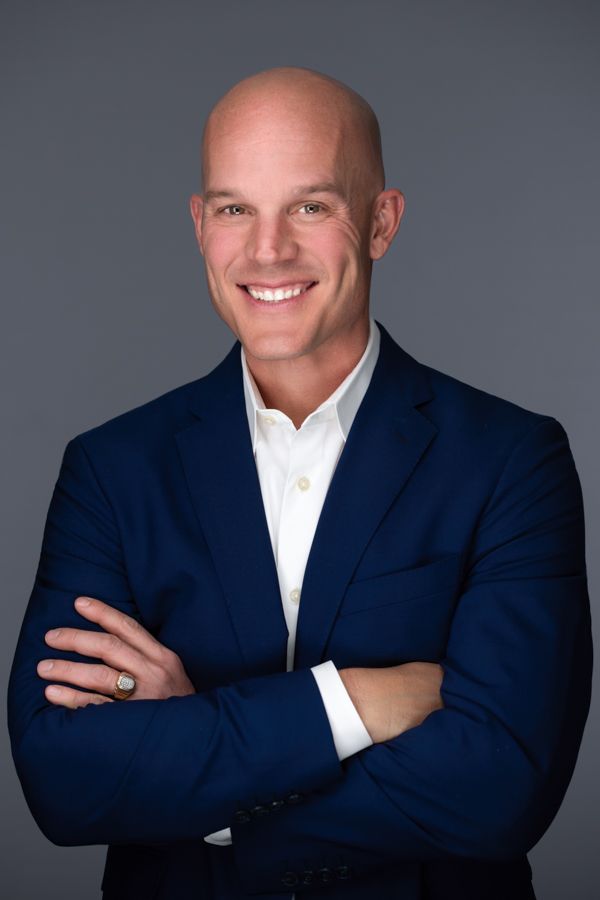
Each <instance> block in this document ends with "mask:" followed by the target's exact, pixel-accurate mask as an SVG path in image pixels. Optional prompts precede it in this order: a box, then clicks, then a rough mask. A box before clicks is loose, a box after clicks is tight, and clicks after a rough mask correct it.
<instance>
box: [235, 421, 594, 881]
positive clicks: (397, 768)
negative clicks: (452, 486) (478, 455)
mask: <svg viewBox="0 0 600 900" xmlns="http://www.w3.org/2000/svg"><path fill="white" fill-rule="evenodd" d="M457 502H460V498H457ZM440 663H441V665H442V667H443V669H444V678H443V684H442V689H441V692H442V697H443V701H444V708H443V709H440V710H437V711H435V712H433V713H431V714H430V715H429V716H428V717H427V718H426V719H425V721H424V722H423V723H422V724H421V725H419V726H418V727H416V728H413V729H410V730H409V731H406V732H405V733H404V734H402V735H400V736H398V737H396V738H394V739H393V740H390V741H387V742H385V743H380V744H377V745H374V746H373V747H369V748H367V749H365V750H363V751H362V752H360V753H359V754H357V755H355V756H353V757H351V758H349V759H348V760H345V761H344V762H343V770H344V774H343V777H342V779H341V780H339V781H336V782H335V783H332V784H329V785H325V786H323V787H319V788H318V789H317V790H315V791H313V792H312V793H310V794H309V795H307V796H306V797H305V798H304V800H303V802H302V803H300V804H299V805H298V806H296V807H293V808H288V807H286V808H282V809H281V810H279V811H278V812H276V813H273V814H272V815H271V816H270V817H265V818H261V819H257V820H253V821H250V822H248V823H247V824H238V825H234V827H233V829H232V835H233V849H234V853H235V858H236V861H237V865H238V868H239V871H240V874H241V876H242V878H243V881H244V884H245V888H246V890H248V891H249V892H259V891H261V892H268V891H274V890H276V888H277V886H280V885H281V877H282V873H283V872H285V871H286V870H287V874H286V876H285V877H286V878H287V879H288V880H287V882H286V883H287V884H293V883H294V875H295V873H301V872H302V870H303V869H304V868H306V866H307V865H309V867H314V868H315V869H318V868H319V866H323V865H327V862H328V860H331V859H332V858H337V859H341V858H343V860H344V863H345V864H347V865H349V866H350V867H351V868H352V869H353V870H354V874H357V875H360V874H369V873H371V874H373V871H374V870H376V869H380V868H385V867H387V866H393V865H395V864H396V865H397V864H399V863H402V862H405V861H414V860H431V859H444V858H449V857H451V856H454V857H456V856H462V857H466V858H470V859H478V858H479V859H484V860H507V859H510V858H514V857H519V856H522V855H523V854H524V853H526V852H527V851H529V850H530V849H531V847H532V846H533V845H534V844H535V843H536V842H537V841H538V840H539V839H540V837H541V836H542V834H543V833H544V831H545V830H546V829H547V828H548V826H549V824H550V822H551V821H552V819H553V817H554V816H555V814H556V812H557V810H558V808H559V805H560V803H561V801H562V798H563V796H564V793H565V791H566V789H567V786H568V783H569V781H570V778H571V775H572V771H573V768H574V765H575V761H576V757H577V753H578V749H579V744H580V741H581V737H582V733H583V729H584V724H585V721H586V718H587V714H588V708H589V702H590V690H591V688H590V685H591V668H592V650H591V637H590V613H589V601H588V595H587V586H586V573H585V552H584V521H583V505H582V498H581V490H580V485H579V479H578V476H577V473H576V469H575V466H574V462H573V458H572V455H571V451H570V449H569V444H568V440H567V436H566V434H565V432H564V429H563V428H562V426H561V425H560V424H559V423H558V422H557V421H556V420H555V419H552V418H549V417H544V419H543V420H542V421H541V422H540V421H538V422H537V423H536V424H535V426H534V427H533V428H530V430H529V431H528V432H527V434H526V435H525V436H524V437H522V438H521V439H520V441H519V442H518V444H517V446H515V447H514V449H513V451H512V453H511V454H510V456H509V458H508V459H507V461H506V463H505V466H504V469H503V471H502V474H501V477H500V478H499V480H498V482H497V484H496V486H495V489H494V491H493V494H492V496H491V497H490V498H489V500H488V501H487V503H486V505H485V508H484V510H483V512H482V514H481V516H480V520H479V523H478V527H477V529H476V533H475V534H474V535H473V540H472V546H471V547H470V551H469V564H468V567H467V571H466V573H465V580H464V584H463V587H462V591H461V593H460V596H459V599H458V602H457V606H456V608H455V613H454V616H453V620H452V625H451V630H450V636H449V639H448V642H447V646H446V655H445V657H444V658H443V659H442V660H440ZM336 853H337V857H336Z"/></svg>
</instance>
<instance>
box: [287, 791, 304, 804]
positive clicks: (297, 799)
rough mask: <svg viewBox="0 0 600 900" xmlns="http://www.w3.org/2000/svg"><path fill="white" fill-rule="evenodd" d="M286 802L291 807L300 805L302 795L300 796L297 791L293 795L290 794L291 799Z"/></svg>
mask: <svg viewBox="0 0 600 900" xmlns="http://www.w3.org/2000/svg"><path fill="white" fill-rule="evenodd" d="M286 802H287V803H289V804H290V805H291V806H296V804H298V803H302V794H299V793H298V792H297V791H295V792H294V793H293V794H290V795H289V797H287V798H286Z"/></svg>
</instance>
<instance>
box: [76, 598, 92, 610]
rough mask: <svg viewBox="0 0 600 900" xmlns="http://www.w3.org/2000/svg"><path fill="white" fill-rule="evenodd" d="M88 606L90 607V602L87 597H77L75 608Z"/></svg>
mask: <svg viewBox="0 0 600 900" xmlns="http://www.w3.org/2000/svg"><path fill="white" fill-rule="evenodd" d="M89 605H90V601H89V600H88V598H87V597H78V598H77V600H76V601H75V606H76V607H77V608H79V607H84V606H89Z"/></svg>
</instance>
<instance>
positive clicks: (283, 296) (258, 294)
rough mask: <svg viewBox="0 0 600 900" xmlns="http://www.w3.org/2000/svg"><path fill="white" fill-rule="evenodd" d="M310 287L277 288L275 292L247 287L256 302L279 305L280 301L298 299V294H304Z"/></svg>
mask: <svg viewBox="0 0 600 900" xmlns="http://www.w3.org/2000/svg"><path fill="white" fill-rule="evenodd" d="M246 287H247V286H246ZM309 287H310V285H308V284H307V285H306V286H305V287H296V288H288V290H283V288H276V289H275V290H273V291H270V290H268V289H267V290H264V291H257V290H255V289H254V288H251V287H247V290H248V293H249V294H251V296H252V297H254V299H255V300H267V301H268V302H270V303H277V301H278V300H289V299H290V297H297V296H298V294H303V293H304V291H306V290H307V289H308V288H309Z"/></svg>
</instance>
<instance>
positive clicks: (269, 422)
mask: <svg viewBox="0 0 600 900" xmlns="http://www.w3.org/2000/svg"><path fill="white" fill-rule="evenodd" d="M262 420H263V422H266V423H267V425H274V424H275V419H274V418H273V416H263V417H262Z"/></svg>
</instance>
